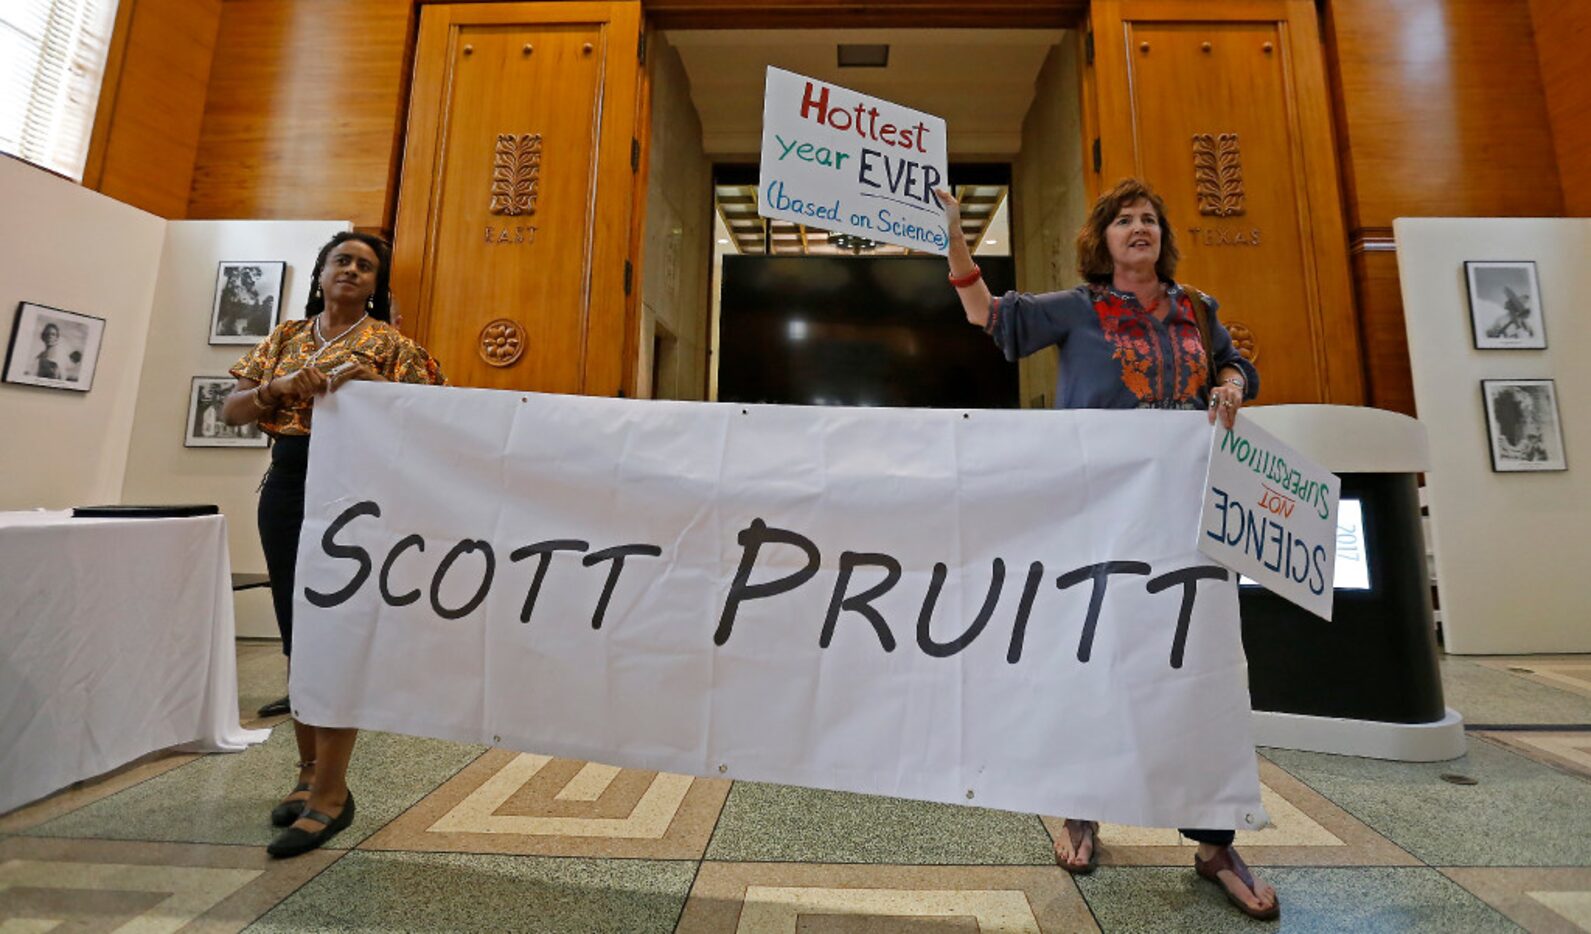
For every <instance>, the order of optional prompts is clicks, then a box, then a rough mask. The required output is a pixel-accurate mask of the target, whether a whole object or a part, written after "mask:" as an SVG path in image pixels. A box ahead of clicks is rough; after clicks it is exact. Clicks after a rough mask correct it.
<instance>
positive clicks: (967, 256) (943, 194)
mask: <svg viewBox="0 0 1591 934" xmlns="http://www.w3.org/2000/svg"><path fill="white" fill-rule="evenodd" d="M934 195H935V196H936V197H938V198H939V203H940V204H942V205H944V208H945V225H946V226H947V227H948V228H949V231H950V256H949V259H950V281H951V283H952V284H953V285H955V286H956V295H957V296H958V297H960V299H961V307H962V310H964V311H965V312H966V313H967V320H968V321H970V322H971V323H973V324H976V325H977V326H978V327H980V328H981V327H987V326H988V324H989V303H990V302H992V301H993V300H994V296H993V295H991V294H989V287H988V286H987V285H985V284H984V282H983V277H982V275H981V274H976V273H977V270H978V264H977V263H974V262H973V261H972V251H971V250H969V249H967V238H966V237H965V236H964V235H963V234H962V232H961V203H960V202H959V201H957V200H956V198H955V196H954V195H952V194H951V193H950V192H948V191H945V190H944V189H939V190H937V191H935V192H934Z"/></svg>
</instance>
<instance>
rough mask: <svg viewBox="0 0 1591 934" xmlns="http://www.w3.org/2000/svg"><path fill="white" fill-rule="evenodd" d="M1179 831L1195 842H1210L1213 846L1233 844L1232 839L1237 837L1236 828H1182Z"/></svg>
mask: <svg viewBox="0 0 1591 934" xmlns="http://www.w3.org/2000/svg"><path fill="white" fill-rule="evenodd" d="M1178 833H1180V834H1182V835H1183V836H1184V837H1187V838H1188V839H1189V840H1192V841H1193V842H1194V843H1209V844H1211V845H1213V846H1231V845H1232V841H1233V840H1235V839H1237V831H1235V830H1180V831H1178Z"/></svg>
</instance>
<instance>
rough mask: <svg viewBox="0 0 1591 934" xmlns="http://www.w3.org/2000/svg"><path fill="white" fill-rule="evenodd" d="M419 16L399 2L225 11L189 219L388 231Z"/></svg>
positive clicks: (244, 0)
mask: <svg viewBox="0 0 1591 934" xmlns="http://www.w3.org/2000/svg"><path fill="white" fill-rule="evenodd" d="M414 16H415V7H414V6H413V4H411V3H408V2H403V0H227V2H226V3H224V4H223V5H222V12H221V27H220V34H219V37H218V39H217V42H216V50H215V65H214V67H213V68H212V69H211V75H210V88H209V96H208V99H207V100H206V102H205V107H204V126H203V131H202V132H201V134H200V137H199V150H198V158H197V161H196V164H195V167H194V173H193V186H192V192H191V195H190V196H189V200H188V216H189V217H191V218H334V219H337V220H342V219H348V220H351V221H353V223H354V225H355V226H356V227H363V228H380V229H390V228H391V226H392V217H393V210H394V207H395V205H394V202H395V196H396V191H397V174H398V164H399V163H398V159H399V149H400V144H401V133H402V129H403V114H404V110H405V103H406V101H407V99H408V90H409V87H408V83H409V62H410V60H411V52H410V43H411V42H412V36H413V31H414V30H413V18H414Z"/></svg>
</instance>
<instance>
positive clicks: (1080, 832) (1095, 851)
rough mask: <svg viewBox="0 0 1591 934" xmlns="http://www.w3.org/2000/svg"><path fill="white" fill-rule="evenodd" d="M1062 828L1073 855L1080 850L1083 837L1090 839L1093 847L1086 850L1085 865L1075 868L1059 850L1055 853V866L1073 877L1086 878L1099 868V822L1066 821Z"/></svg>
mask: <svg viewBox="0 0 1591 934" xmlns="http://www.w3.org/2000/svg"><path fill="white" fill-rule="evenodd" d="M1064 827H1065V830H1066V839H1067V840H1068V841H1070V842H1071V844H1072V852H1073V853H1076V852H1077V851H1078V850H1080V849H1082V847H1083V839H1084V838H1085V837H1092V838H1093V844H1094V845H1093V846H1091V847H1090V848H1089V850H1088V862H1087V863H1086V864H1085V865H1082V866H1076V865H1072V864H1070V863H1068V862H1067V861H1066V859H1065V857H1063V856H1062V855H1061V852H1060V850H1056V851H1055V864H1056V865H1057V866H1060V867H1061V868H1062V869H1064V870H1066V871H1067V872H1069V873H1071V874H1072V875H1074V876H1086V875H1088V874H1089V873H1091V872H1093V871H1094V870H1095V869H1097V868H1098V867H1099V821H1097V820H1070V819H1068V820H1067V821H1066V823H1065V825H1064Z"/></svg>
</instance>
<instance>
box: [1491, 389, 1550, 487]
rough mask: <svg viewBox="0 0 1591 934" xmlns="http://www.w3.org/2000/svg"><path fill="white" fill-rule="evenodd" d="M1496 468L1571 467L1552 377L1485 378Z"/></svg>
mask: <svg viewBox="0 0 1591 934" xmlns="http://www.w3.org/2000/svg"><path fill="white" fill-rule="evenodd" d="M1481 395H1482V396H1483V397H1485V400H1486V433H1487V435H1488V437H1490V439H1491V446H1492V470H1495V471H1497V472H1499V473H1512V472H1517V471H1530V470H1568V469H1569V464H1568V462H1567V461H1566V460H1565V458H1564V453H1563V427H1562V423H1561V422H1560V421H1559V420H1558V393H1557V390H1556V389H1555V388H1554V386H1553V382H1552V380H1550V379H1483V380H1481Z"/></svg>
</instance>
